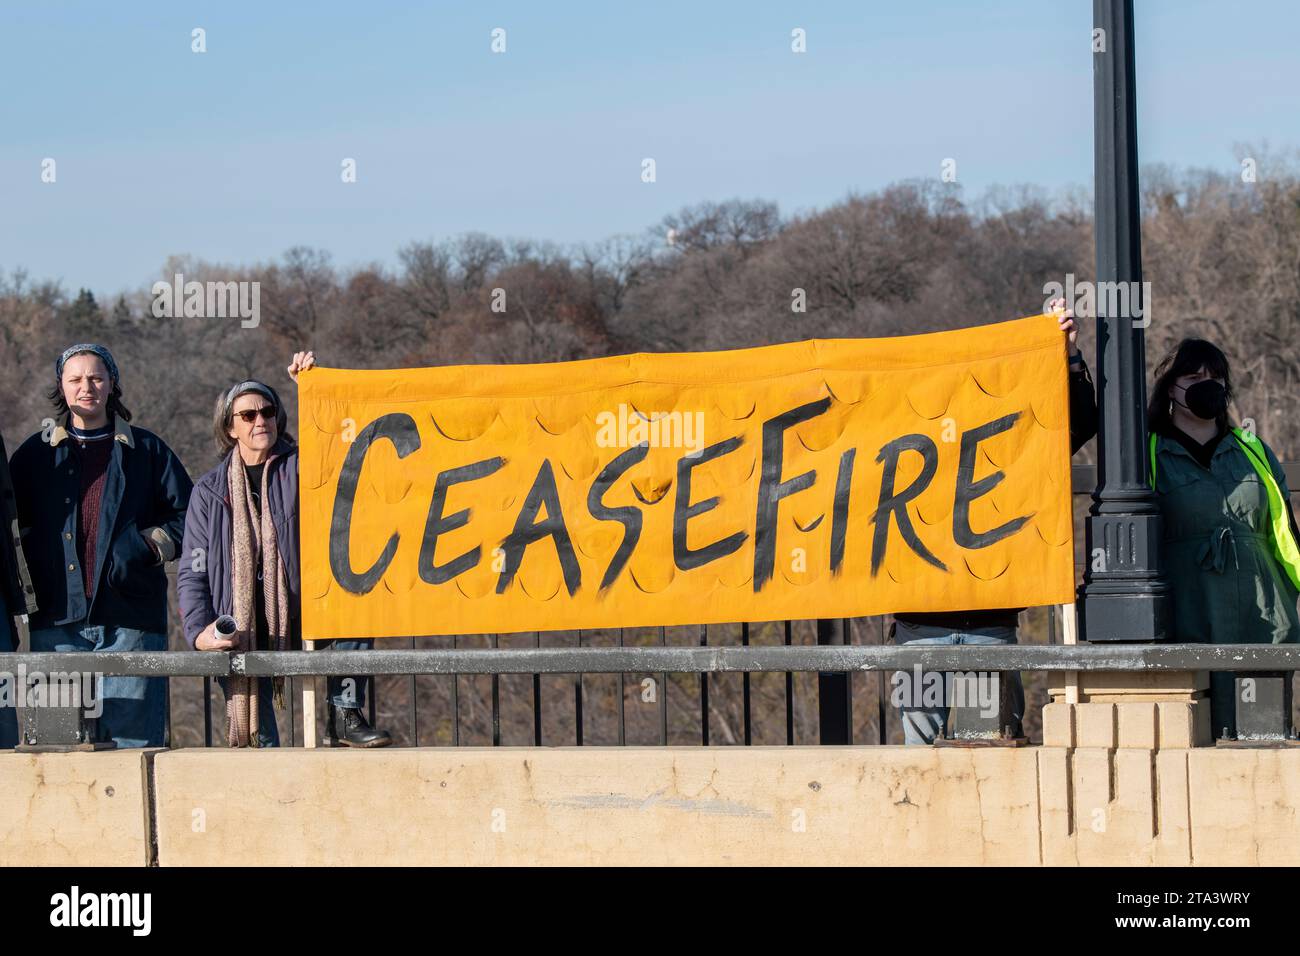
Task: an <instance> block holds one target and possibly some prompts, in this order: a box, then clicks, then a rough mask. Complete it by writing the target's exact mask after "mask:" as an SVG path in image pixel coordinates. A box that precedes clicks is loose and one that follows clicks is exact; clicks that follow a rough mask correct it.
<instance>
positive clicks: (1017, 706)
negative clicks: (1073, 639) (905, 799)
mask: <svg viewBox="0 0 1300 956" xmlns="http://www.w3.org/2000/svg"><path fill="white" fill-rule="evenodd" d="M894 643H896V644H935V645H949V646H951V645H955V644H1014V643H1016V629H1015V628H1014V627H976V628H972V629H970V630H969V631H953V630H950V629H948V628H944V627H936V626H935V625H933V624H911V623H909V622H907V621H896V622H895V623H894ZM929 673H930V672H928V671H927V672H926V673H925V675H924V676H923V677H922V680H926V679H927V678H928V677H929ZM936 676H938V675H936ZM1006 678H1007V683H1008V684H1009V688H1008V689H1009V690H1010V693H1011V719H1012V731H1013V732H1014V733H1015V734H1016V735H1017V736H1019V734H1020V732H1021V727H1020V722H1021V720H1022V719H1023V718H1024V716H1025V688H1024V685H1023V684H1022V683H1021V682H1020V674H1019V673H1018V672H1012V673H1009V674H1007V675H1006ZM899 716H900V718H901V719H902V721H903V740H904V742H906V743H907V744H909V745H914V744H932V743H934V739H935V738H936V737H938V736H939V732H940V731H941V730H943V729H944V727H945V726H946V725H947V723H948V708H947V707H946V706H939V707H927V706H913V705H906V704H905V705H903V706H901V707H900V708H899Z"/></svg>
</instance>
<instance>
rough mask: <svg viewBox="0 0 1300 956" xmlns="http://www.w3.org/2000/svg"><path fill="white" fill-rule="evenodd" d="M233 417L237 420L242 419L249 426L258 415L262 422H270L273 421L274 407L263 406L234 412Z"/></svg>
mask: <svg viewBox="0 0 1300 956" xmlns="http://www.w3.org/2000/svg"><path fill="white" fill-rule="evenodd" d="M235 415H236V416H237V417H239V418H242V419H243V420H244V421H245V422H246V423H248V424H249V425H251V424H252V423H253V422H255V421H257V416H258V415H261V416H262V421H264V422H270V421H274V420H275V406H274V405H264V406H262V407H261V408H250V409H247V410H246V411H242V412H235Z"/></svg>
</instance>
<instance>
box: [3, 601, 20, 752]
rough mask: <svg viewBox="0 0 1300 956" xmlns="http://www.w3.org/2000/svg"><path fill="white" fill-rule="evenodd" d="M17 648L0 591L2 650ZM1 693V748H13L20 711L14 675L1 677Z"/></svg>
mask: <svg viewBox="0 0 1300 956" xmlns="http://www.w3.org/2000/svg"><path fill="white" fill-rule="evenodd" d="M16 649H17V644H16V643H15V641H14V622H13V619H12V618H10V617H9V608H7V607H6V606H5V596H4V594H3V593H0V651H3V652H5V653H9V652H12V651H14V650H16ZM0 695H3V696H0V750H12V749H13V748H14V747H17V746H18V711H17V710H16V709H15V708H14V707H13V706H12V705H13V702H14V701H16V700H17V699H18V688H16V687H14V679H13V678H12V677H4V678H0ZM6 704H8V705H9V706H5V705H6Z"/></svg>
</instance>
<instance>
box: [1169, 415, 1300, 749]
mask: <svg viewBox="0 0 1300 956" xmlns="http://www.w3.org/2000/svg"><path fill="white" fill-rule="evenodd" d="M1266 451H1267V452H1268V460H1269V465H1270V466H1271V467H1272V469H1273V474H1274V476H1275V477H1276V479H1277V481H1278V485H1279V487H1280V488H1281V490H1282V494H1283V496H1284V498H1286V497H1287V496H1289V494H1290V491H1289V489H1288V488H1287V486H1286V476H1285V474H1284V473H1283V471H1282V467H1281V465H1280V464H1278V461H1277V458H1276V456H1275V455H1274V454H1273V452H1272V450H1271V449H1266ZM1156 498H1157V500H1158V501H1159V503H1160V512H1161V516H1162V517H1163V520H1164V566H1165V572H1166V574H1167V575H1168V579H1169V585H1170V588H1171V590H1172V595H1173V622H1172V625H1173V626H1172V629H1171V637H1172V638H1173V639H1174V640H1175V641H1179V642H1186V643H1205V644H1288V643H1294V642H1296V641H1300V617H1298V616H1297V613H1296V599H1297V593H1296V589H1295V587H1294V585H1292V584H1291V582H1290V580H1288V579H1287V576H1286V572H1285V570H1284V569H1283V568H1282V567H1281V566H1280V565H1279V564H1278V562H1277V559H1276V558H1275V557H1274V556H1273V553H1272V551H1271V550H1270V546H1269V538H1268V522H1269V512H1268V496H1267V493H1266V491H1265V488H1264V484H1263V482H1261V481H1260V480H1259V475H1258V474H1257V473H1256V472H1255V469H1254V467H1253V466H1252V465H1251V463H1250V460H1249V459H1248V458H1247V457H1246V453H1245V452H1244V451H1242V449H1241V446H1240V445H1238V444H1237V442H1236V440H1235V439H1234V438H1233V437H1232V436H1231V435H1225V436H1224V437H1223V439H1222V440H1221V441H1220V442H1219V445H1218V447H1217V448H1215V450H1214V455H1213V456H1212V457H1211V458H1210V467H1209V468H1208V469H1206V468H1203V467H1201V465H1200V464H1198V463H1197V461H1196V459H1194V458H1193V457H1192V456H1191V453H1190V452H1188V451H1187V449H1186V448H1184V447H1183V446H1182V445H1181V444H1179V443H1178V442H1177V441H1176V440H1174V439H1171V438H1165V437H1164V436H1159V437H1158V438H1157V439H1156ZM1211 702H1212V708H1211V709H1212V714H1213V716H1212V719H1213V722H1214V732H1215V734H1216V736H1217V735H1218V734H1219V733H1220V732H1221V731H1222V729H1223V728H1224V727H1227V728H1228V729H1229V731H1230V732H1235V724H1236V721H1235V720H1234V719H1233V701H1232V675H1230V674H1226V673H1225V674H1216V675H1214V678H1213V680H1212V686H1211Z"/></svg>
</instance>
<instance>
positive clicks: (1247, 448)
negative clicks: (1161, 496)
mask: <svg viewBox="0 0 1300 956" xmlns="http://www.w3.org/2000/svg"><path fill="white" fill-rule="evenodd" d="M1232 436H1233V437H1234V438H1236V439H1237V444H1238V445H1240V446H1241V450H1242V451H1243V452H1245V454H1246V458H1247V459H1249V461H1250V463H1251V465H1252V466H1253V467H1254V469H1255V472H1256V474H1258V475H1259V480H1260V481H1262V482H1263V483H1264V489H1265V491H1266V492H1267V493H1268V514H1269V524H1268V541H1269V545H1270V546H1271V547H1272V549H1273V556H1274V557H1275V558H1277V563H1278V564H1280V565H1281V566H1282V569H1283V570H1284V571H1285V572H1286V576H1287V577H1288V578H1290V579H1291V583H1292V584H1293V585H1295V587H1296V590H1300V544H1297V543H1296V539H1295V535H1294V534H1292V533H1291V523H1290V522H1289V521H1288V520H1287V509H1286V502H1285V501H1283V500H1282V488H1281V487H1280V486H1279V485H1278V483H1277V478H1276V477H1275V476H1274V475H1273V469H1272V468H1270V467H1269V463H1268V455H1267V454H1266V453H1265V451H1264V443H1263V442H1262V441H1260V440H1259V436H1258V435H1256V434H1254V433H1253V432H1247V431H1243V430H1242V429H1240V428H1234V429H1232ZM1150 448H1151V488H1152V489H1153V490H1154V489H1155V486H1156V436H1155V435H1152V436H1151V441H1150Z"/></svg>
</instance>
